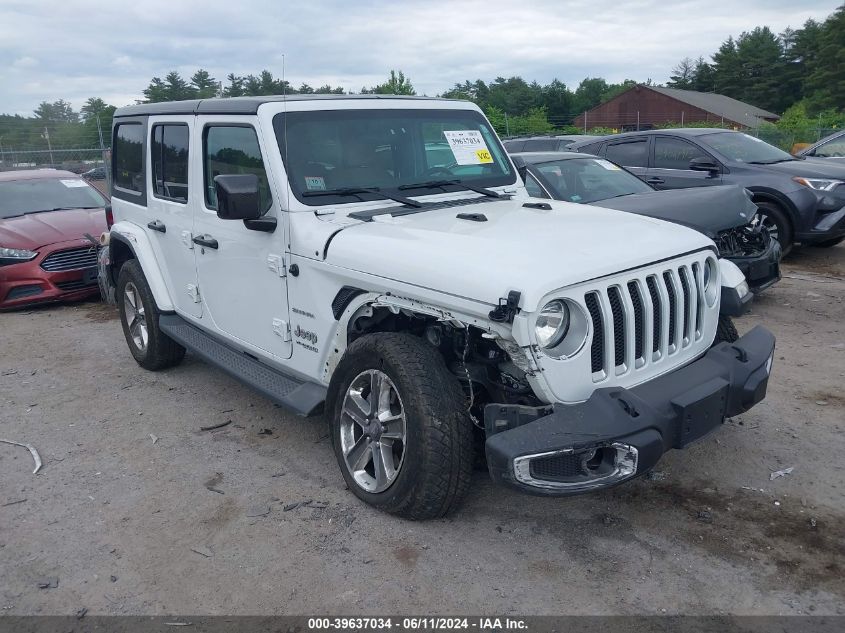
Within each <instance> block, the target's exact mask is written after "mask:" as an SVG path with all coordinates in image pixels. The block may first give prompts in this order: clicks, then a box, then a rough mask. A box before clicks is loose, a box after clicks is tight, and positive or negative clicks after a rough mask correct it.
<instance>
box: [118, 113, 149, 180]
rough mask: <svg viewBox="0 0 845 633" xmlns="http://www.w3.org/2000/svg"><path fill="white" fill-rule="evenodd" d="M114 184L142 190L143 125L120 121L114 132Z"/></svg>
mask: <svg viewBox="0 0 845 633" xmlns="http://www.w3.org/2000/svg"><path fill="white" fill-rule="evenodd" d="M114 186H115V187H119V188H120V189H126V190H128V191H134V192H136V193H143V191H144V126H143V125H142V124H141V123H121V124H119V125H118V126H117V128H116V129H115V133H114Z"/></svg>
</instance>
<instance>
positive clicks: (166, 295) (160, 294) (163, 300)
mask: <svg viewBox="0 0 845 633" xmlns="http://www.w3.org/2000/svg"><path fill="white" fill-rule="evenodd" d="M117 243H120V244H121V245H125V246H127V247H128V248H129V250H130V251H132V255H133V256H134V257H135V259H137V260H138V263H139V264H140V265H141V269H142V270H143V271H144V277H146V279H147V283H148V284H149V286H150V290H151V291H152V293H153V298H154V299H155V302H156V306H157V307H158V309H159V311H161V312H173V311H174V310H175V306H174V305H173V300H172V299H171V297H170V292H168V290H167V284H166V283H165V281H164V275H162V272H161V268H160V267H159V265H158V262H157V261H156V258H155V253H154V251H153V248H152V245H151V244H150V239H149V237H148V236H147V234H146V233H145V232H144V231H143V230H142V229H140V228H138V227H137V226H135V225H134V224H131V223H129V222H118V223H117V224H115V225H114V226H112V227H111V234H110V237H109V249H110V253H109V255H110V257H109V259H110V260H111V261H112V262H114V261H115V249H116V248H119V247H118V246H117Z"/></svg>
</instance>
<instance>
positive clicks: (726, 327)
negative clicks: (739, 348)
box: [713, 314, 739, 345]
mask: <svg viewBox="0 0 845 633" xmlns="http://www.w3.org/2000/svg"><path fill="white" fill-rule="evenodd" d="M738 338H739V332H737V331H736V326H735V325H734V322H733V319H732V318H731V317H729V316H728V315H726V314H720V315H719V325H718V326H717V327H716V338H715V339H714V340H713V345H716V344H717V343H733V342H735V341H736V340H737V339H738Z"/></svg>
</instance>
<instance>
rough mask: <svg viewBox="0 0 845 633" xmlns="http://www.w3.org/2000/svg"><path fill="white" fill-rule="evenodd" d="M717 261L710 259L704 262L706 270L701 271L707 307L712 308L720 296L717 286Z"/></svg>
mask: <svg viewBox="0 0 845 633" xmlns="http://www.w3.org/2000/svg"><path fill="white" fill-rule="evenodd" d="M718 265H719V264H718V263H716V260H715V259H713V258H712V257H708V258H707V261H706V262H704V270H702V271H701V282H702V283H703V284H704V298H705V299H706V300H707V305H709V306H712V305H713V304H714V303H716V298H717V297H718V295H719V288H718V287H717V285H716V280H717V279H718V278H719V271H718V270H717V269H716V266H718Z"/></svg>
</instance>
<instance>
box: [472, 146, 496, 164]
mask: <svg viewBox="0 0 845 633" xmlns="http://www.w3.org/2000/svg"><path fill="white" fill-rule="evenodd" d="M475 157H476V158H478V162H479V163H492V162H493V157H492V156H491V155H490V152H488V151H487V150H486V149H479V150H476V151H475Z"/></svg>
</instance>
